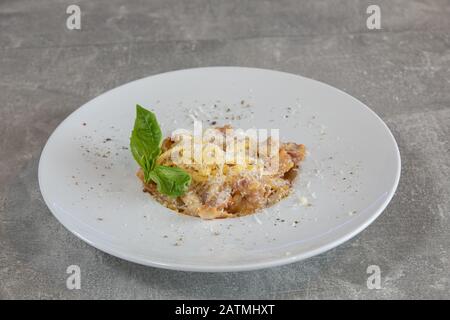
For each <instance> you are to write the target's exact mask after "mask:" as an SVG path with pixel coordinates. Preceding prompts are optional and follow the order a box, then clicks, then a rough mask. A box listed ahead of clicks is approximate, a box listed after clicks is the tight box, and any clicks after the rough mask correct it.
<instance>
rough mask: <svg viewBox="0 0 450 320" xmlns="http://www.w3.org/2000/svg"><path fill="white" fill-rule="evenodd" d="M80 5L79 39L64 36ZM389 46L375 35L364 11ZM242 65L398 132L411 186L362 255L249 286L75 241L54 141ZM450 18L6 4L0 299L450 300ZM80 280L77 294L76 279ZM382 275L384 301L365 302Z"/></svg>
mask: <svg viewBox="0 0 450 320" xmlns="http://www.w3.org/2000/svg"><path fill="white" fill-rule="evenodd" d="M73 3H76V4H79V5H80V7H81V10H82V30H81V31H69V30H67V29H66V27H65V20H66V17H67V15H66V13H65V11H66V8H67V6H68V5H69V4H73ZM373 3H375V4H378V5H379V6H380V7H381V18H382V19H381V24H382V30H376V31H371V30H368V29H367V28H366V23H365V21H366V18H367V14H366V12H365V10H366V8H367V6H368V5H369V4H373ZM212 65H238V66H249V67H260V68H270V69H278V70H283V71H288V72H292V73H297V74H301V75H304V76H307V77H311V78H314V79H317V80H320V81H323V82H326V83H329V84H331V85H333V86H336V87H338V88H341V89H343V90H345V91H346V92H348V93H350V94H351V95H353V96H355V97H357V98H359V99H360V100H362V101H363V102H364V103H366V104H367V105H368V106H370V107H371V108H372V109H373V110H375V111H376V112H377V113H378V114H379V115H380V116H381V117H382V118H383V119H384V120H385V121H386V122H387V123H388V125H389V126H390V128H391V129H392V131H393V133H394V135H395V137H396V139H397V141H398V144H399V147H400V152H401V155H402V161H403V167H402V177H401V181H400V185H399V188H398V191H397V194H396V196H395V197H394V199H393V200H392V202H391V204H390V205H389V206H388V208H387V209H386V210H385V212H384V213H383V214H382V215H381V216H380V218H378V219H377V220H376V221H375V222H374V223H373V224H372V225H371V226H370V227H369V228H367V229H366V230H365V231H364V232H362V233H361V234H360V235H358V236H357V237H356V238H354V239H353V240H351V241H349V242H347V243H345V244H344V245H341V246H340V247H338V248H336V249H334V250H331V251H329V252H327V253H324V254H322V255H319V256H316V257H313V258H311V259H308V260H306V261H302V262H298V263H294V264H291V265H287V266H283V267H277V268H272V269H266V270H261V271H254V272H244V273H222V274H201V273H188V272H175V271H167V270H158V269H154V268H148V267H144V266H140V265H136V264H133V263H130V262H127V261H123V260H120V259H118V258H115V257H112V256H110V255H108V254H105V253H102V252H100V251H98V250H96V249H94V248H93V247H91V246H89V245H88V244H86V243H84V242H83V241H81V240H79V239H78V238H76V237H75V236H74V235H72V234H71V233H70V232H68V231H67V230H66V229H65V228H64V227H63V226H62V225H60V224H59V223H58V222H57V221H56V219H55V218H54V217H53V216H52V215H51V213H50V212H49V210H48V209H47V207H46V206H45V204H44V202H43V200H42V197H41V195H40V192H39V187H38V182H37V166H38V160H39V156H40V152H41V150H42V147H43V146H44V143H45V142H46V140H47V138H48V137H49V135H50V134H51V132H52V131H53V130H54V129H55V127H56V126H57V125H58V123H59V122H61V121H62V120H63V119H64V118H65V117H66V116H67V115H68V114H69V113H71V112H72V111H73V110H75V109H76V108H78V107H79V106H80V105H82V104H83V103H85V102H87V101H88V100H90V99H91V98H93V97H95V96H97V95H98V94H100V93H102V92H103V91H105V90H108V89H111V88H113V87H115V86H117V85H120V84H122V83H125V82H127V81H130V80H133V79H137V78H141V77H144V76H148V75H151V74H156V73H159V72H163V71H169V70H175V69H181V68H190V67H201V66H212ZM449 69H450V2H449V1H448V0H428V1H409V0H402V1H400V0H399V1H375V2H373V1H370V2H369V1H356V0H347V1H337V0H336V1H317V0H309V1H298V0H283V1H256V0H255V1H241V0H232V1H219V0H189V1H187V0H186V1H173V0H155V1H124V0H123V1H119V0H97V1H88V0H86V1H72V0H71V1H51V0H42V1H31V0H20V1H17V0H2V1H1V2H0V97H1V100H0V298H5V299H13V298H32V299H39V298H62V299H72V298H74V299H79V298H127V299H128V298H151V299H152V298H156V299H158V298H200V299H202V298H224V299H228V298H288V299H291V298H295V299H303V298H309V299H317V298H332V299H336V298H352V299H353V298H369V299H380V298H390V299H399V298H409V299H412V298H447V299H448V298H450V283H449V282H450V272H449V270H450V261H449V259H450V252H449V249H450V233H449V231H450V212H449V211H450V204H449V199H450V176H449V173H450V170H449V164H450V161H449V136H450V132H449V131H450V130H449V129H450V70H449ZM71 264H77V265H79V266H80V267H81V270H82V283H81V285H82V288H81V290H73V291H70V290H68V289H67V288H66V285H65V280H66V276H67V275H66V273H65V271H66V268H67V266H69V265H71ZM371 264H376V265H379V266H380V268H381V272H382V289H380V290H369V289H367V286H366V280H367V276H368V275H367V274H366V268H367V266H368V265H371Z"/></svg>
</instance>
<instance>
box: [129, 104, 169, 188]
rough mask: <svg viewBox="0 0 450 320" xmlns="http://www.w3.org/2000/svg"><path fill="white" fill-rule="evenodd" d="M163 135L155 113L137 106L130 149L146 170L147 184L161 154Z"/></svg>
mask: <svg viewBox="0 0 450 320" xmlns="http://www.w3.org/2000/svg"><path fill="white" fill-rule="evenodd" d="M161 143H162V133H161V128H160V127H159V124H158V121H157V120H156V116H155V114H154V113H153V112H151V111H149V110H146V109H144V108H142V107H141V106H140V105H136V120H135V122H134V129H133V131H132V132H131V138H130V149H131V153H132V154H133V157H134V159H135V160H136V162H137V163H138V164H139V165H140V166H141V168H142V170H144V176H145V182H148V181H149V176H148V174H149V172H150V171H151V170H153V167H154V166H155V162H156V158H157V157H158V156H159V154H160V152H161Z"/></svg>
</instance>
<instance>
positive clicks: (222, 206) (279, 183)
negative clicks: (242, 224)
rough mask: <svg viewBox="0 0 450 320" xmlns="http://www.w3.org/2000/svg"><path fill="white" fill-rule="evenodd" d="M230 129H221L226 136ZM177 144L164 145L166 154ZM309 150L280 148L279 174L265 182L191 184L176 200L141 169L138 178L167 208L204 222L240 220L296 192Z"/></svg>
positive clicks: (298, 146) (167, 141)
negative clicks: (147, 179) (294, 185)
mask: <svg viewBox="0 0 450 320" xmlns="http://www.w3.org/2000/svg"><path fill="white" fill-rule="evenodd" d="M228 128H230V127H222V128H218V129H219V130H222V131H223V132H224V131H225V130H226V129H228ZM172 144H173V142H172V141H171V139H170V138H166V139H164V141H163V144H162V150H163V152H164V151H166V150H168V149H170V147H171V145H172ZM305 154H306V148H305V146H304V145H303V144H296V143H292V142H289V143H282V144H281V145H280V148H279V170H278V172H277V173H275V174H274V175H270V176H263V177H262V178H261V179H251V178H248V177H242V179H238V180H236V181H234V182H233V183H231V184H223V185H220V184H208V183H207V182H206V183H203V184H197V185H194V184H191V187H190V188H189V190H188V192H187V193H186V194H184V195H183V196H181V197H177V198H172V197H169V196H166V195H163V194H161V193H159V192H158V191H157V189H156V184H155V183H153V182H150V183H144V174H143V171H142V170H141V169H140V170H139V171H138V172H137V176H138V177H139V179H140V180H141V181H142V183H143V186H144V190H143V191H144V192H148V193H149V194H151V195H152V196H153V197H154V198H155V199H156V200H157V201H158V202H160V203H161V204H163V205H164V206H166V207H168V208H170V209H172V210H174V211H177V212H179V213H183V214H186V215H191V216H196V217H200V218H202V219H216V218H219V219H220V218H229V217H240V216H245V215H248V214H252V213H254V212H256V211H258V210H261V209H263V208H266V207H269V206H271V205H273V204H275V203H277V202H279V201H280V200H281V199H283V198H285V197H286V196H287V195H288V194H289V193H290V192H291V190H292V184H293V181H294V179H295V178H296V176H297V175H298V171H299V165H300V162H301V161H303V159H304V158H305Z"/></svg>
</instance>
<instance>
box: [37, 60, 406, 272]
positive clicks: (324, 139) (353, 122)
mask: <svg viewBox="0 0 450 320" xmlns="http://www.w3.org/2000/svg"><path fill="white" fill-rule="evenodd" d="M136 103H139V104H141V105H142V106H144V107H146V108H149V109H153V110H154V112H155V113H156V114H157V118H158V120H159V122H160V125H161V127H162V129H163V133H164V134H165V135H167V134H170V133H171V131H172V130H174V129H177V128H186V129H191V128H192V118H193V117H196V118H197V119H199V120H204V121H206V120H210V121H216V122H217V125H222V124H227V123H229V124H231V125H233V126H234V127H240V128H243V129H247V128H267V129H270V128H279V129H280V137H281V139H282V141H294V142H297V143H303V144H305V145H306V147H307V149H308V150H309V154H308V156H307V158H306V160H305V161H304V163H303V166H302V172H301V174H300V177H299V179H298V180H297V183H296V185H295V192H294V194H292V195H291V196H289V197H288V198H286V199H284V200H282V201H281V202H280V203H278V204H277V205H275V206H273V207H271V208H268V209H266V210H265V211H263V212H260V213H257V214H254V215H250V216H246V217H243V218H235V219H225V220H214V221H202V220H201V219H199V218H194V217H189V216H183V215H179V214H175V213H174V212H172V211H170V210H169V209H167V208H165V207H163V206H161V205H160V204H158V203H157V202H155V201H154V200H153V199H152V198H150V196H149V195H148V194H146V193H143V192H142V186H141V183H140V181H139V180H138V179H137V178H136V176H135V173H136V170H137V168H138V166H137V164H136V163H135V161H134V160H133V158H132V156H131V154H130V151H129V150H128V145H129V136H130V132H131V129H132V126H133V123H134V118H135V105H136ZM399 176H400V155H399V151H398V147H397V144H396V142H395V140H394V137H393V136H392V134H391V132H390V131H389V129H388V128H387V126H386V125H385V124H384V122H383V121H382V120H381V119H380V118H379V117H378V116H377V115H376V114H375V113H374V112H372V111H371V110H370V109H369V108H368V107H366V106H365V105H364V104H362V103H361V102H359V101H358V100H356V99H354V98H352V97H351V96H349V95H348V94H346V93H344V92H342V91H340V90H337V89H335V88H333V87H330V86H328V85H326V84H323V83H320V82H317V81H314V80H310V79H307V78H303V77H300V76H297V75H292V74H287V73H283V72H277V71H269V70H261V69H249V68H237V67H216V68H201V69H190V70H181V71H175V72H169V73H164V74H159V75H155V76H151V77H148V78H145V79H141V80H137V81H134V82H131V83H128V84H125V85H123V86H121V87H118V88H116V89H113V90H111V91H108V92H107V93H105V94H103V95H101V96H99V97H97V98H95V99H94V100H92V101H89V102H88V103H86V104H85V105H84V106H82V107H81V108H79V109H78V110H77V111H75V112H74V113H72V114H71V115H70V116H69V117H68V118H67V119H66V120H64V121H63V122H62V123H61V125H60V126H59V127H58V128H57V129H56V130H55V132H54V133H53V134H52V136H51V137H50V139H49V140H48V142H47V144H46V146H45V148H44V150H43V152H42V155H41V159H40V163H39V185H40V188H41V192H42V195H43V197H44V199H45V202H46V204H47V205H48V207H49V208H50V210H51V212H52V213H53V214H54V215H55V217H56V218H57V219H58V220H59V221H60V222H61V223H62V224H63V225H64V226H65V227H66V228H67V229H69V230H70V231H71V232H73V233H74V234H75V235H77V236H78V237H79V238H81V239H83V240H84V241H86V242H88V243H89V244H91V245H92V246H94V247H96V248H98V249H100V250H103V251H105V252H108V253H110V254H112V255H115V256H117V257H120V258H123V259H126V260H130V261H134V262H137V263H141V264H144V265H149V266H154V267H161V268H168V269H176V270H190V271H240V270H250V269H258V268H265V267H271V266H277V265H282V264H286V263H290V262H294V261H298V260H301V259H305V258H308V257H311V256H313V255H316V254H319V253H322V252H324V251H326V250H328V249H331V248H333V247H335V246H337V245H339V244H341V243H343V242H344V241H346V240H348V239H350V238H351V237H353V236H354V235H356V234H357V233H359V232H360V231H361V230H363V229H364V228H366V227H367V226H368V225H369V224H370V223H371V222H372V221H373V220H374V219H375V218H376V217H377V216H378V215H379V214H380V213H381V212H382V211H383V209H384V208H385V207H386V205H387V204H388V202H389V201H390V200H391V198H392V196H393V194H394V192H395V189H396V187H397V184H398V181H399ZM301 197H304V198H306V199H307V200H308V204H307V205H305V201H304V200H305V199H304V198H301ZM299 199H302V201H300V200H299Z"/></svg>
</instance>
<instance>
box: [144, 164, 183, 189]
mask: <svg viewBox="0 0 450 320" xmlns="http://www.w3.org/2000/svg"><path fill="white" fill-rule="evenodd" d="M149 176H150V179H152V180H153V181H154V182H155V183H156V185H157V188H158V191H159V192H160V193H162V194H165V195H168V196H171V197H178V196H182V195H183V194H184V193H185V192H186V191H187V189H188V188H189V185H190V184H191V176H190V175H189V174H188V173H187V172H186V171H184V170H183V169H181V168H178V167H167V166H161V165H156V166H155V168H154V169H153V170H152V171H151V172H150V173H149Z"/></svg>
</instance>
